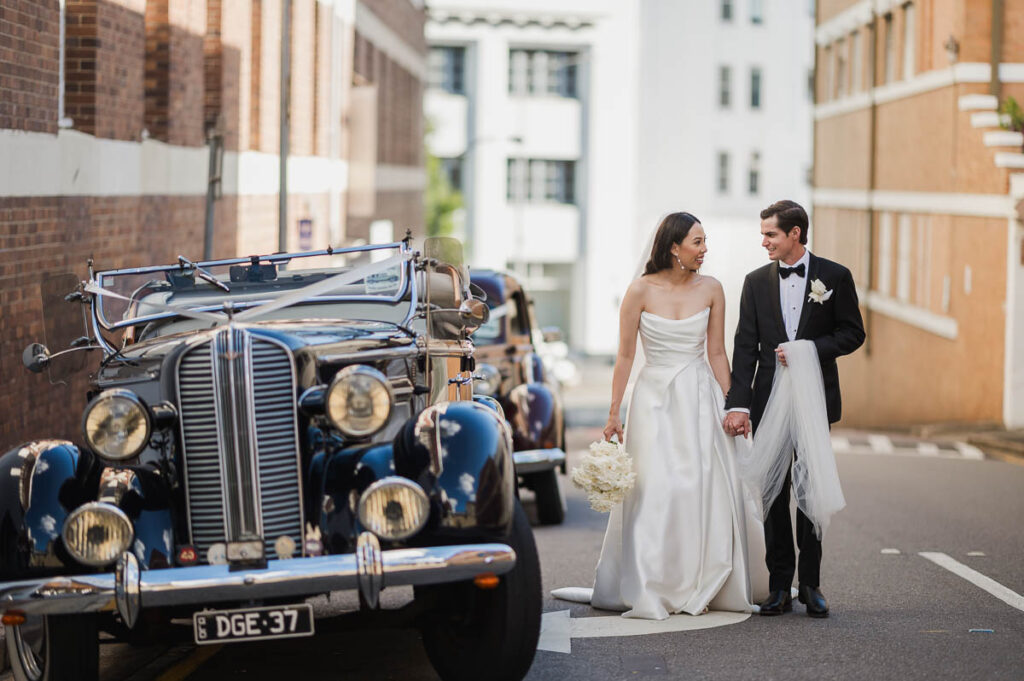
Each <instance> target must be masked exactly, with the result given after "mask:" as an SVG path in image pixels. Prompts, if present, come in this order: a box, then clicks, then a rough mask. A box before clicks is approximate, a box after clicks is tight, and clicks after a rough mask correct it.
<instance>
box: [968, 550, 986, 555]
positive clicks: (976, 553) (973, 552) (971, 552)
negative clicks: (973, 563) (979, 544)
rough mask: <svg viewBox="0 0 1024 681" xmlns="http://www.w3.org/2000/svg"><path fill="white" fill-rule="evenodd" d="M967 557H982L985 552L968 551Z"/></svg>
mask: <svg viewBox="0 0 1024 681" xmlns="http://www.w3.org/2000/svg"><path fill="white" fill-rule="evenodd" d="M967 555H968V556H984V555H985V552H984V551H968V552H967Z"/></svg>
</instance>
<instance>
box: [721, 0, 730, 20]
mask: <svg viewBox="0 0 1024 681" xmlns="http://www.w3.org/2000/svg"><path fill="white" fill-rule="evenodd" d="M722 21H732V0H722Z"/></svg>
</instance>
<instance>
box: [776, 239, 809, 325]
mask: <svg viewBox="0 0 1024 681" xmlns="http://www.w3.org/2000/svg"><path fill="white" fill-rule="evenodd" d="M801 264H802V265H803V266H804V276H802V277H801V276H800V275H798V274H796V273H795V272H794V273H793V274H791V275H789V276H788V277H786V278H785V279H783V278H782V277H781V276H780V277H779V303H780V304H781V305H782V321H783V322H784V323H785V325H786V336H788V337H789V340H796V330H797V327H799V326H800V313H801V312H803V309H804V292H805V291H806V290H807V274H809V272H807V269H808V268H809V267H810V266H811V252H810V251H808V250H806V249H804V254H803V257H801V258H800V259H799V260H797V261H796V262H795V263H793V264H792V265H787V264H786V263H783V262H780V263H779V270H780V271H781V270H782V269H784V268H786V267H799V266H800V265H801Z"/></svg>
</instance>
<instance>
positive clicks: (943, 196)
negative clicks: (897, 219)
mask: <svg viewBox="0 0 1024 681" xmlns="http://www.w3.org/2000/svg"><path fill="white" fill-rule="evenodd" d="M813 202H814V205H815V206H816V207H819V208H846V209H850V210H868V209H869V208H874V209H875V210H889V211H894V212H905V213H924V214H938V215H967V216H971V217H990V218H1008V217H1013V216H1014V215H1015V210H1014V205H1013V201H1012V199H1011V198H1010V197H1009V196H1008V195H1006V194H956V193H943V192H901V191H891V190H885V189H876V190H874V191H872V192H868V191H867V190H866V189H838V188H832V187H819V188H816V189H815V190H814V191H813Z"/></svg>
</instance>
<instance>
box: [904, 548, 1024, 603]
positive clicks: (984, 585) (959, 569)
mask: <svg viewBox="0 0 1024 681" xmlns="http://www.w3.org/2000/svg"><path fill="white" fill-rule="evenodd" d="M918 555H920V556H922V557H923V558H927V559H928V560H930V561H932V562H933V563H935V564H936V565H938V566H940V567H944V568H946V569H947V570H949V571H950V572H952V573H953V574H955V575H958V576H960V577H963V578H964V579H966V580H967V581H968V582H970V583H971V584H973V585H975V586H976V587H978V588H980V589H984V590H985V591H987V592H989V593H990V594H992V595H993V596H995V597H996V598H998V599H999V600H1001V601H1002V602H1003V603H1006V604H1007V605H1010V606H1013V607H1014V608H1017V609H1018V610H1021V611H1024V596H1021V595H1020V594H1019V593H1017V592H1016V591H1014V590H1012V589H1008V588H1007V587H1005V586H1003V585H1002V584H1000V583H999V582H997V581H996V580H994V579H992V578H991V577H986V576H985V575H983V574H981V573H980V572H978V571H977V570H974V569H972V568H969V567H967V566H966V565H964V564H963V563H961V562H960V561H958V560H955V559H954V558H951V557H950V556H947V555H946V554H945V553H935V552H931V551H922V552H921V553H919V554H918Z"/></svg>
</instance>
